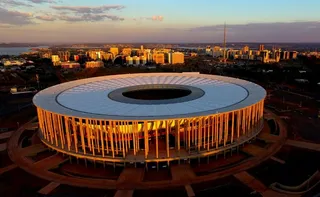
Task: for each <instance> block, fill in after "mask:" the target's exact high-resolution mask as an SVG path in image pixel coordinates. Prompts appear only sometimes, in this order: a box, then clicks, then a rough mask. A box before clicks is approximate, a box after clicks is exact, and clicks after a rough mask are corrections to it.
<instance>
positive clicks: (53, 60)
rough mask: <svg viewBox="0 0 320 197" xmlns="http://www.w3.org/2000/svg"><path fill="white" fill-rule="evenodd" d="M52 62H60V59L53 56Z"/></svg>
mask: <svg viewBox="0 0 320 197" xmlns="http://www.w3.org/2000/svg"><path fill="white" fill-rule="evenodd" d="M51 61H52V62H53V63H56V62H60V57H59V56H58V55H52V56H51Z"/></svg>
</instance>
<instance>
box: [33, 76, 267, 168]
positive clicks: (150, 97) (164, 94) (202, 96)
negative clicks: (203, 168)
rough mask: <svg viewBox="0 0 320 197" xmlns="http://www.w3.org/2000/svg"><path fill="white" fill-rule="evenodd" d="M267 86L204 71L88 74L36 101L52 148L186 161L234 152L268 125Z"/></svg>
mask: <svg viewBox="0 0 320 197" xmlns="http://www.w3.org/2000/svg"><path fill="white" fill-rule="evenodd" d="M265 96H266V91H265V90H264V89H263V88H262V87H261V86H259V85H257V84H254V83H252V82H249V81H245V80H241V79H236V78H230V77H223V76H216V75H205V74H199V73H146V74H124V75H112V76H103V77H95V78H88V79H82V80H76V81H71V82H67V83H62V84H59V85H56V86H52V87H50V88H47V89H45V90H42V91H40V92H39V93H38V94H36V96H35V97H34V99H33V102H34V104H35V105H36V107H37V113H38V120H39V136H40V139H41V140H42V142H43V143H44V144H45V145H46V146H48V147H49V148H51V149H54V150H56V151H58V152H61V153H63V154H67V155H69V156H73V157H76V158H77V159H85V161H87V160H89V161H94V162H103V163H104V164H105V163H107V164H112V165H123V164H124V165H126V164H137V163H150V162H154V163H157V165H158V164H159V162H167V163H168V164H169V163H170V162H173V161H175V162H177V161H178V162H179V163H180V161H181V160H184V161H186V160H189V161H190V159H194V158H198V159H199V158H201V157H209V156H211V155H217V154H222V153H225V152H227V151H233V150H235V149H237V148H238V147H239V145H241V144H244V143H245V142H247V141H250V140H251V139H252V138H254V137H255V136H256V135H257V134H258V133H259V132H260V131H261V130H262V128H263V122H264V121H263V109H264V99H265Z"/></svg>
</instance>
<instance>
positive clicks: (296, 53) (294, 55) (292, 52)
mask: <svg viewBox="0 0 320 197" xmlns="http://www.w3.org/2000/svg"><path fill="white" fill-rule="evenodd" d="M297 56H298V52H297V51H291V52H290V59H297Z"/></svg>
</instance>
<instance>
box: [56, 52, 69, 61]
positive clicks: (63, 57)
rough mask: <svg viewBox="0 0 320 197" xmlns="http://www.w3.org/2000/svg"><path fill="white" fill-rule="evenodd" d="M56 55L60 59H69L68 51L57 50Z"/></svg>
mask: <svg viewBox="0 0 320 197" xmlns="http://www.w3.org/2000/svg"><path fill="white" fill-rule="evenodd" d="M58 56H59V58H60V60H61V61H69V60H70V52H69V51H58Z"/></svg>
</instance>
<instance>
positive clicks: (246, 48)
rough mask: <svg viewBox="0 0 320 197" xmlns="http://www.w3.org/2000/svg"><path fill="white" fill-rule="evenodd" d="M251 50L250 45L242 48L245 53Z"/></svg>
mask: <svg viewBox="0 0 320 197" xmlns="http://www.w3.org/2000/svg"><path fill="white" fill-rule="evenodd" d="M249 50H250V49H249V46H247V45H246V46H244V47H243V48H242V53H243V54H248V52H249Z"/></svg>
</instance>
